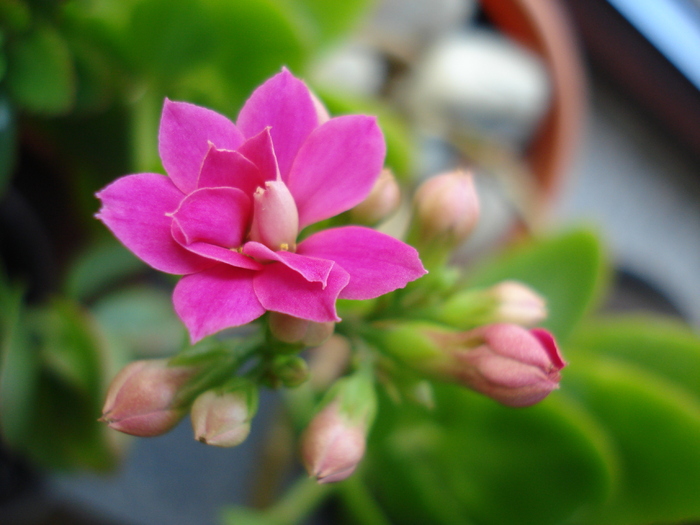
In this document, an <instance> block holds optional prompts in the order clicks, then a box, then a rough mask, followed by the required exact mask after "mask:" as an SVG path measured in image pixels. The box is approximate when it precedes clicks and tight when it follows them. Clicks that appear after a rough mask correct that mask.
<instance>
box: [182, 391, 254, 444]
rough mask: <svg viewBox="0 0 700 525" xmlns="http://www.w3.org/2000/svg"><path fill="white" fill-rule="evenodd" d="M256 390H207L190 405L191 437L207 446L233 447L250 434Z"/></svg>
mask: <svg viewBox="0 0 700 525" xmlns="http://www.w3.org/2000/svg"><path fill="white" fill-rule="evenodd" d="M257 406H258V390H257V388H255V387H253V386H252V385H251V386H249V387H248V388H240V389H236V390H232V391H224V392H221V391H218V390H207V391H206V392H204V393H202V394H200V395H199V396H198V397H197V399H195V401H194V403H193V404H192V410H191V413H190V419H191V420H192V428H193V429H194V437H195V439H196V440H198V441H201V442H202V443H205V444H207V445H214V446H216V447H235V446H236V445H240V444H241V443H242V442H243V441H244V440H245V439H246V438H247V437H248V434H249V433H250V422H251V420H252V419H253V416H254V415H255V412H256V411H257Z"/></svg>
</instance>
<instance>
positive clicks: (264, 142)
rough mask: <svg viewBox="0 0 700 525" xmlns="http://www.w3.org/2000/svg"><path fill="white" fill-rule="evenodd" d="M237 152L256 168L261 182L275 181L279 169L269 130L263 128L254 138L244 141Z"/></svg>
mask: <svg viewBox="0 0 700 525" xmlns="http://www.w3.org/2000/svg"><path fill="white" fill-rule="evenodd" d="M238 152H239V153H240V154H241V155H243V156H244V157H245V158H246V159H248V160H250V161H251V162H252V163H253V164H255V165H256V166H257V167H258V169H259V170H260V175H261V177H262V179H263V180H277V178H278V174H279V168H278V167H277V157H276V156H275V149H274V147H273V145H272V136H271V135H270V128H265V129H264V130H262V131H261V132H260V133H258V134H257V135H255V136H254V137H251V138H249V139H248V140H246V141H245V142H244V143H243V144H242V145H241V147H240V148H238Z"/></svg>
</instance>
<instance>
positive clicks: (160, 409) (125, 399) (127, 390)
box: [100, 359, 197, 437]
mask: <svg viewBox="0 0 700 525" xmlns="http://www.w3.org/2000/svg"><path fill="white" fill-rule="evenodd" d="M196 372H197V368H195V367H184V366H168V362H167V360H166V359H153V360H146V361H134V362H133V363H130V364H128V365H127V366H125V367H124V368H123V369H122V370H121V371H120V372H119V373H118V374H117V375H116V376H115V377H114V379H113V380H112V383H111V385H110V386H109V390H108V392H107V399H106V401H105V405H104V409H103V411H102V412H103V413H102V417H101V418H100V421H104V422H105V423H107V424H108V425H109V427H110V428H113V429H114V430H119V431H120V432H124V433H126V434H132V435H134V436H141V437H152V436H159V435H161V434H165V433H166V432H168V431H169V430H171V429H172V428H173V427H174V426H175V425H176V424H177V423H178V422H179V421H180V420H181V419H182V418H183V417H184V415H185V414H186V408H185V407H184V406H183V405H182V404H180V403H178V399H177V394H178V391H179V390H180V389H181V388H182V387H183V386H184V385H185V384H186V383H187V382H188V381H189V380H190V379H191V378H192V377H193V376H194V375H195V374H196Z"/></svg>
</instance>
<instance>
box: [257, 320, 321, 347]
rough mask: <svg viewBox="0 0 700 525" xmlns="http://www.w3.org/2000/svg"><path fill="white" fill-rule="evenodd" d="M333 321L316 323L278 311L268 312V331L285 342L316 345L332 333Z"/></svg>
mask: <svg viewBox="0 0 700 525" xmlns="http://www.w3.org/2000/svg"><path fill="white" fill-rule="evenodd" d="M334 329H335V323H334V322H333V321H329V322H326V323H317V322H314V321H309V320H307V319H300V318H299V317H293V316H291V315H287V314H282V313H279V312H270V331H271V332H272V335H274V336H275V337H276V338H277V339H279V340H280V341H282V342H285V343H290V344H293V343H302V344H304V345H305V346H318V345H320V344H322V343H323V342H324V341H325V340H326V339H328V338H329V337H330V336H331V335H333V330H334Z"/></svg>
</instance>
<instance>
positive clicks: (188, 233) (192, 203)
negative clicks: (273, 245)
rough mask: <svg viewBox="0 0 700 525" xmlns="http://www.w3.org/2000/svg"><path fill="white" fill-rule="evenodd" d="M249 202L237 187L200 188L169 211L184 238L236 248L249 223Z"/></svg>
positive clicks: (189, 241)
mask: <svg viewBox="0 0 700 525" xmlns="http://www.w3.org/2000/svg"><path fill="white" fill-rule="evenodd" d="M251 213H252V203H251V202H250V199H249V198H248V197H247V196H246V195H245V194H244V193H243V192H242V191H241V190H239V189H238V188H201V189H198V190H196V191H193V192H192V193H190V194H189V195H188V196H187V197H185V199H184V200H183V201H182V203H181V204H180V207H179V208H178V209H177V211H175V212H174V213H173V221H177V223H178V226H179V227H180V231H181V232H182V234H183V235H184V236H185V242H186V243H187V244H191V243H193V242H208V243H211V244H216V245H218V246H222V247H224V248H237V247H239V246H241V245H242V244H243V236H244V235H245V232H246V230H247V228H248V224H249V223H250V216H251Z"/></svg>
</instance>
